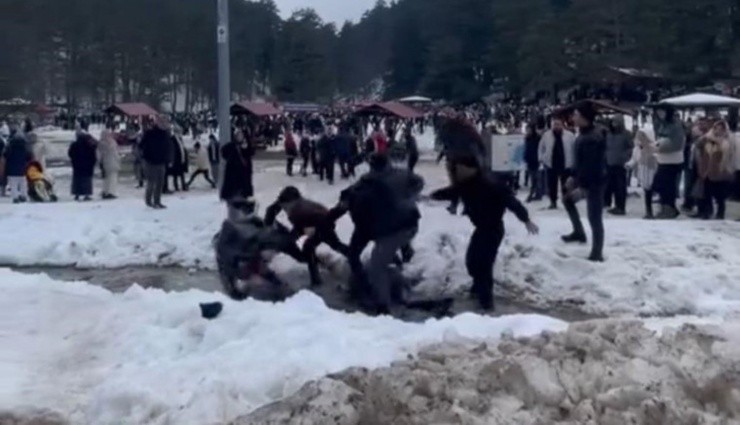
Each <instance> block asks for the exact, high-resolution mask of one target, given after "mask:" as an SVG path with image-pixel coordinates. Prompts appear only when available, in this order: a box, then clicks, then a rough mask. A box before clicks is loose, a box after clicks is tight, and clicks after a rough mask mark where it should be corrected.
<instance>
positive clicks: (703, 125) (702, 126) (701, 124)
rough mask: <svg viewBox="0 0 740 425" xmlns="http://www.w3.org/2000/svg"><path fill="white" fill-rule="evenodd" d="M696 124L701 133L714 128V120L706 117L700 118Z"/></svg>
mask: <svg viewBox="0 0 740 425" xmlns="http://www.w3.org/2000/svg"><path fill="white" fill-rule="evenodd" d="M695 125H696V128H698V129H699V132H701V133H706V132H708V131H709V130H711V129H712V122H711V121H710V120H709V119H707V118H706V117H702V118H699V119H698V120H697V121H696V124H695Z"/></svg>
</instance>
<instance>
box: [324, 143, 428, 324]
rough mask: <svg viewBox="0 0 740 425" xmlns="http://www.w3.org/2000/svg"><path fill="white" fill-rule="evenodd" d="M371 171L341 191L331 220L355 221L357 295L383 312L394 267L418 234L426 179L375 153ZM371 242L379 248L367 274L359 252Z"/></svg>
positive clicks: (351, 254)
mask: <svg viewBox="0 0 740 425" xmlns="http://www.w3.org/2000/svg"><path fill="white" fill-rule="evenodd" d="M370 167H371V170H370V172H369V173H367V174H366V175H364V176H362V177H361V178H360V180H359V181H358V182H357V183H355V184H354V185H352V186H350V187H349V188H348V189H346V190H345V191H343V192H342V194H341V195H340V201H339V204H338V205H337V206H335V207H334V208H333V209H332V210H331V211H330V212H329V220H330V222H332V223H333V222H336V220H338V219H339V218H340V217H342V216H343V215H344V214H346V213H349V215H350V218H352V221H353V222H354V224H355V231H354V233H353V234H352V238H351V240H350V245H349V256H348V259H349V263H350V267H351V269H352V274H353V279H354V285H352V290H353V293H354V294H353V295H354V296H355V297H356V298H358V301H360V302H361V303H369V305H367V304H366V307H368V308H370V309H372V310H375V311H376V312H378V313H380V314H384V313H388V312H389V309H390V308H391V306H392V293H393V292H394V291H393V283H392V279H391V276H390V270H389V266H390V265H391V263H394V262H395V261H396V255H397V253H398V252H399V251H400V250H401V249H406V250H408V249H409V247H410V244H411V241H412V240H413V238H414V237H415V236H416V233H417V231H418V226H419V219H420V218H421V214H420V213H419V209H418V207H417V205H416V200H417V197H418V195H419V194H420V193H421V191H422V189H423V188H424V180H423V179H422V178H421V177H419V176H417V175H415V174H412V173H409V172H408V171H406V170H399V169H394V168H393V167H392V166H391V165H390V162H389V159H388V157H387V156H386V155H377V154H376V155H373V156H372V157H371V160H370ZM370 242H375V247H374V248H373V252H372V255H371V258H370V263H369V265H368V273H367V275H365V272H364V269H363V267H362V263H361V261H360V256H361V255H362V252H363V251H364V249H365V247H367V245H368V244H369V243H370Z"/></svg>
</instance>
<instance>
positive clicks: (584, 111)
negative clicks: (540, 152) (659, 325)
mask: <svg viewBox="0 0 740 425" xmlns="http://www.w3.org/2000/svg"><path fill="white" fill-rule="evenodd" d="M595 118H596V111H595V110H594V109H593V106H591V104H589V103H583V104H581V105H579V106H577V107H576V110H575V112H574V113H573V121H574V123H575V124H576V126H578V128H579V135H578V138H577V139H576V143H575V151H576V152H575V171H574V176H573V177H570V178H569V179H568V181H567V182H566V190H567V191H568V193H567V195H566V199H565V202H564V204H565V209H566V210H567V211H568V217H570V221H571V223H572V224H573V233H571V234H570V235H567V236H563V241H564V242H566V243H573V242H577V243H586V232H585V231H584V229H583V224H582V223H581V217H580V215H579V214H578V209H577V208H576V202H578V200H580V199H582V198H584V197H585V198H586V205H587V210H588V221H589V224H590V225H591V233H592V235H593V241H592V246H591V255H590V256H589V258H588V259H589V260H590V261H595V262H603V261H604V217H603V214H604V188H605V185H606V132H605V130H604V129H602V128H599V127H596V126H595V125H594V119H595Z"/></svg>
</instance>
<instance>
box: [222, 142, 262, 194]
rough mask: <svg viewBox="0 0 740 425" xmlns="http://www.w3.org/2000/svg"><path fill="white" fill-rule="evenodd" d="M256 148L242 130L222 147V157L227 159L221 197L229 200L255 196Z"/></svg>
mask: <svg viewBox="0 0 740 425" xmlns="http://www.w3.org/2000/svg"><path fill="white" fill-rule="evenodd" d="M253 156H254V149H253V147H252V144H251V143H250V142H249V141H248V140H247V138H246V137H245V135H244V133H243V132H242V131H241V130H236V131H235V132H234V137H233V138H232V141H231V142H229V143H227V144H225V145H224V146H223V147H222V148H221V157H222V158H223V160H224V161H225V163H226V165H225V169H224V179H223V183H222V185H221V199H222V200H224V201H227V202H228V201H229V200H231V199H234V198H244V199H246V198H251V197H252V196H254V186H253V185H252V170H253V168H252V157H253Z"/></svg>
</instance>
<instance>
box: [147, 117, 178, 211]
mask: <svg viewBox="0 0 740 425" xmlns="http://www.w3.org/2000/svg"><path fill="white" fill-rule="evenodd" d="M170 137H171V136H170V123H169V121H168V120H167V118H166V117H165V116H163V115H160V116H158V117H157V119H156V123H155V125H154V126H153V127H152V128H150V129H149V130H147V131H146V132H144V135H143V136H142V138H141V143H140V149H141V157H142V159H143V161H144V172H145V174H146V191H145V192H146V194H145V201H146V205H147V206H148V207H149V208H154V209H164V208H166V207H165V206H164V205H162V192H163V190H164V182H165V179H166V178H167V164H168V163H169V162H170V158H171V157H172V154H171V151H172V141H171V139H170Z"/></svg>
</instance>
